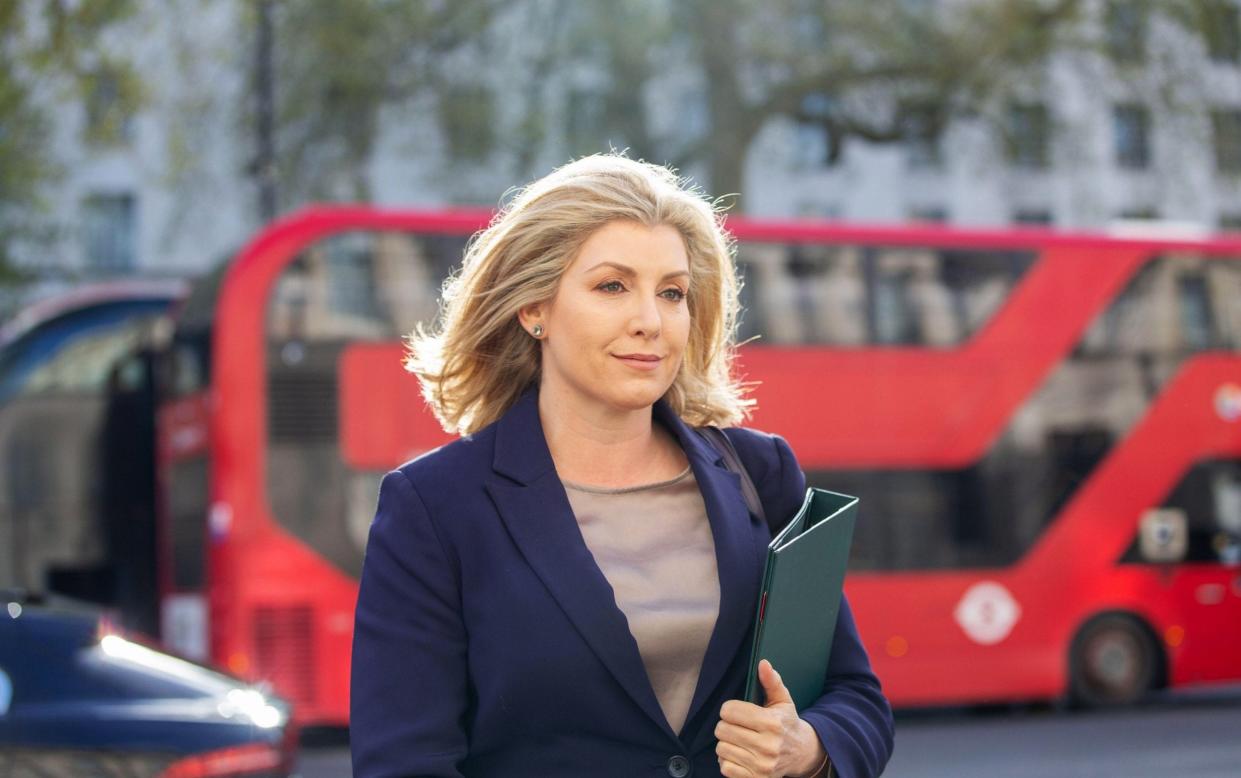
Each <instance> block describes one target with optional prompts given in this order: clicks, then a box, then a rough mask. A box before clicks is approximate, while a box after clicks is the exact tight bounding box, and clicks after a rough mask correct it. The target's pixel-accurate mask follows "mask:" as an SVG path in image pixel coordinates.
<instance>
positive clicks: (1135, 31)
mask: <svg viewBox="0 0 1241 778" xmlns="http://www.w3.org/2000/svg"><path fill="white" fill-rule="evenodd" d="M1146 14H1147V9H1146V4H1145V3H1143V2H1135V1H1134V0H1111V2H1109V3H1108V4H1107V17H1106V20H1105V23H1106V27H1107V42H1106V43H1107V53H1108V55H1109V56H1110V57H1111V58H1112V61H1113V62H1124V63H1135V62H1141V61H1142V60H1143V59H1145V58H1146Z"/></svg>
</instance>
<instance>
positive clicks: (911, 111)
mask: <svg viewBox="0 0 1241 778" xmlns="http://www.w3.org/2000/svg"><path fill="white" fill-rule="evenodd" d="M901 133H902V134H903V135H904V142H905V158H906V160H907V161H908V163H909V166H910V167H912V168H937V167H939V166H940V165H941V164H943V158H942V156H941V154H940V142H939V139H940V121H939V112H938V111H936V110H935V107H934V106H932V105H921V104H916V103H911V104H908V105H904V106H901Z"/></svg>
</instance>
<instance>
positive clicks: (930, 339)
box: [737, 243, 1033, 348]
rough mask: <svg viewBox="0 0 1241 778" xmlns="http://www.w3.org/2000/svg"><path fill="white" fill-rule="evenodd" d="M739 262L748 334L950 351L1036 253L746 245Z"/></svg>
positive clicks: (778, 341) (784, 340)
mask: <svg viewBox="0 0 1241 778" xmlns="http://www.w3.org/2000/svg"><path fill="white" fill-rule="evenodd" d="M737 260H738V267H739V269H740V271H741V274H742V278H743V281H744V285H743V287H742V305H743V307H744V313H743V315H742V322H741V327H740V329H739V336H740V339H741V340H743V341H744V340H746V339H748V338H750V337H752V336H754V335H757V334H760V333H761V334H762V339H761V340H759V341H758V343H759V344H761V345H800V344H822V345H829V346H838V347H855V348H856V347H866V346H929V347H932V348H951V347H953V346H957V345H960V344H961V343H963V342H965V341H966V340H968V339H969V338H970V337H971V336H972V335H973V334H974V333H975V332H977V331H978V330H979V329H980V328H981V327H982V326H983V325H984V324H985V323H986V322H987V321H988V320H989V319H990V318H991V316H992V315H994V314H995V312H996V311H998V310H999V308H1000V306H1001V305H1002V304H1003V302H1004V300H1005V299H1006V298H1007V296H1008V295H1009V293H1010V292H1011V291H1012V289H1013V287H1014V286H1015V285H1016V283H1017V282H1018V281H1019V280H1020V278H1021V276H1022V275H1023V274H1024V273H1025V271H1026V270H1027V269H1028V268H1029V267H1030V265H1031V264H1032V263H1033V256H1032V255H1031V254H1029V253H1023V252H986V251H961V250H939V249H933V248H916V249H915V248H866V249H864V248H862V247H860V246H849V245H822V244H790V245H783V246H782V245H776V244H770V243H753V244H751V243H742V244H740V247H739V249H738V253H737Z"/></svg>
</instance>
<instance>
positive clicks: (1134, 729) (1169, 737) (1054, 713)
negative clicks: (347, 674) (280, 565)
mask: <svg viewBox="0 0 1241 778" xmlns="http://www.w3.org/2000/svg"><path fill="white" fill-rule="evenodd" d="M896 738H897V740H896V754H895V756H893V758H892V762H891V763H890V764H889V765H888V770H887V772H885V773H884V776H886V778H930V777H931V776H935V777H936V778H939V776H953V778H994V777H995V776H1004V778H1027V776H1028V777H1029V778H1034V777H1035V776H1038V778H1046V776H1056V778H1078V777H1080V778H1105V777H1106V778H1110V777H1111V776H1125V778H1148V777H1149V778H1167V776H1171V775H1175V776H1178V777H1184V778H1237V777H1238V776H1241V687H1231V688H1228V689H1216V690H1211V691H1206V692H1194V693H1184V692H1182V693H1178V694H1176V695H1163V696H1160V697H1157V698H1156V699H1154V700H1152V701H1151V702H1149V703H1147V704H1145V705H1142V706H1140V707H1138V708H1133V709H1128V710H1123V711H1091V712H1078V711H1064V710H1057V709H1051V708H1029V707H1023V708H1015V709H1008V710H1000V711H996V710H992V711H987V712H974V711H959V710H953V711H935V712H917V713H903V714H902V715H900V716H899V718H898V721H897V730H896ZM347 776H349V755H348V751H347V749H345V748H343V747H341V746H340V745H328V746H321V747H310V748H307V749H305V751H304V752H303V758H302V777H303V778H347Z"/></svg>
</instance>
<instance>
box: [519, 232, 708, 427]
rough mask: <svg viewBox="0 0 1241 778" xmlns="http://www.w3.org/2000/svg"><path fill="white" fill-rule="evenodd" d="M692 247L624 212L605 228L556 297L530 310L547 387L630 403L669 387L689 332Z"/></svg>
mask: <svg viewBox="0 0 1241 778" xmlns="http://www.w3.org/2000/svg"><path fill="white" fill-rule="evenodd" d="M688 293H689V257H688V256H687V254H686V251H685V241H684V240H682V238H681V234H680V232H678V231H677V230H676V229H675V228H673V227H669V226H667V225H660V226H657V227H647V226H645V225H643V224H639V223H637V222H631V221H615V222H611V223H609V224H606V225H604V226H603V227H601V228H599V229H598V230H596V231H595V232H594V233H593V234H592V235H591V236H590V237H589V238H587V240H586V242H585V243H583V244H582V248H581V250H580V251H579V252H578V255H577V257H576V258H574V260H573V262H572V263H570V265H569V267H568V269H566V270H565V273H564V275H563V276H562V277H561V279H560V285H559V286H558V287H557V290H556V295H555V297H553V298H552V300H551V301H550V302H548V303H545V304H543V305H540V306H535V307H534V308H533V309H531V310H529V311H526V312H523V315H522V324H523V325H524V326H525V327H526V329H527V330H530V329H531V328H533V326H534V325H535V324H542V325H543V330H544V335H543V343H542V348H543V377H542V387H543V389H544V391H547V390H552V391H554V392H555V396H556V397H558V398H568V397H573V398H575V399H577V400H581V401H583V402H584V403H585V404H586V405H588V406H591V405H593V406H595V407H598V408H603V409H607V410H615V411H629V410H638V409H641V408H646V407H649V406H651V405H652V404H653V403H654V402H655V401H656V400H658V399H659V398H660V397H662V396H663V395H664V393H665V392H666V391H667V390H668V387H669V386H671V385H672V381H673V379H674V378H676V375H677V371H678V370H679V369H680V367H681V358H682V357H683V355H684V353H685V344H686V343H687V342H688V340H689V330H690V316H689V306H688V303H687V301H686V295H687V294H688Z"/></svg>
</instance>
